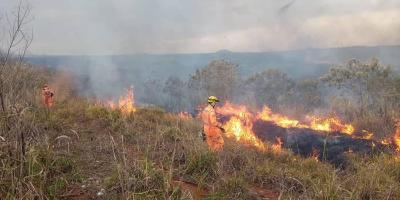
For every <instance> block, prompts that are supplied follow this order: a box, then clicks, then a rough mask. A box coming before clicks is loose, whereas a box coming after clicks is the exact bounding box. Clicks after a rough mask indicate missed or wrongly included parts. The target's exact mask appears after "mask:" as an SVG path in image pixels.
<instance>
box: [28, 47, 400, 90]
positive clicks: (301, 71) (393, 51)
mask: <svg viewBox="0 0 400 200" xmlns="http://www.w3.org/2000/svg"><path fill="white" fill-rule="evenodd" d="M373 57H376V58H378V59H379V60H380V61H381V62H382V63H383V64H390V65H392V66H393V67H394V68H396V69H400V45H397V46H375V47H365V46H354V47H343V48H330V49H304V50H293V51H279V52H231V51H229V50H221V51H218V52H215V53H198V54H163V55H159V54H135V55H112V56H63V55H60V56H34V55H32V56H27V58H26V59H27V61H28V62H30V63H33V64H37V65H45V66H48V67H51V68H59V69H64V70H70V71H72V72H73V73H74V74H76V75H77V76H78V77H79V79H80V81H81V82H84V83H89V84H90V85H92V86H91V88H99V89H101V90H102V91H104V89H107V87H111V86H116V85H117V86H126V85H130V84H134V85H140V84H141V83H143V81H146V80H149V79H150V80H159V81H163V80H165V79H166V78H168V77H170V76H176V77H180V78H183V79H187V78H188V75H189V74H192V73H193V72H194V71H195V70H196V69H199V68H201V67H204V66H206V65H207V64H208V63H210V61H212V60H215V59H226V60H228V61H230V62H233V63H235V64H237V65H238V71H239V73H240V74H241V75H244V76H247V75H251V74H253V73H255V72H260V71H263V70H266V69H270V68H277V69H280V70H281V71H283V72H286V73H288V74H289V75H290V76H291V77H292V78H304V77H311V76H314V77H315V76H318V75H320V74H323V73H325V72H326V71H327V70H328V68H329V67H330V66H332V65H335V64H342V63H344V62H346V61H347V60H349V59H352V58H356V59H360V60H363V61H366V60H369V59H371V58H373ZM94 90H96V89H94Z"/></svg>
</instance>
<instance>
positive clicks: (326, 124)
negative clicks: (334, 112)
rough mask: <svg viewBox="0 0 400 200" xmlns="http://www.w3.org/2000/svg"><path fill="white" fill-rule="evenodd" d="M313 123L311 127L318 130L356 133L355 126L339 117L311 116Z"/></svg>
mask: <svg viewBox="0 0 400 200" xmlns="http://www.w3.org/2000/svg"><path fill="white" fill-rule="evenodd" d="M310 118H311V125H310V128H311V129H313V130H317V131H327V132H341V133H346V134H348V135H352V134H353V133H354V127H353V126H352V125H351V124H344V123H342V121H341V120H340V119H339V118H336V117H331V118H325V119H323V118H318V117H310Z"/></svg>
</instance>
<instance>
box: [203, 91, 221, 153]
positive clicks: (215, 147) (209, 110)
mask: <svg viewBox="0 0 400 200" xmlns="http://www.w3.org/2000/svg"><path fill="white" fill-rule="evenodd" d="M217 102H219V100H218V98H217V97H215V96H210V97H208V105H207V107H206V108H204V110H203V111H202V113H201V118H202V120H203V123H204V125H203V131H204V134H205V138H206V141H207V144H208V146H209V148H210V149H211V150H212V151H220V150H222V148H223V146H224V139H223V138H222V134H221V132H222V130H223V128H222V124H221V123H219V122H218V121H217V116H216V114H215V110H214V107H215V104H216V103H217Z"/></svg>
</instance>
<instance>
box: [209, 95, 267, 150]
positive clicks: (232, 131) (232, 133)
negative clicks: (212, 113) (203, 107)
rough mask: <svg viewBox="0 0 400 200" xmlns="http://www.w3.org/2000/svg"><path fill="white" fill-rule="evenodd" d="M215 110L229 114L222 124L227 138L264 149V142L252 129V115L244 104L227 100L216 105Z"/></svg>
mask: <svg viewBox="0 0 400 200" xmlns="http://www.w3.org/2000/svg"><path fill="white" fill-rule="evenodd" d="M216 112H217V113H219V114H222V115H228V116H231V117H230V119H229V120H228V121H227V122H226V123H225V124H223V126H222V127H223V128H224V129H225V135H226V136H227V137H228V138H234V139H235V140H236V141H238V142H241V143H244V144H250V145H253V146H255V147H257V148H259V149H261V150H265V144H264V143H263V142H262V141H261V140H260V139H258V138H257V137H256V136H255V134H254V132H253V130H252V129H253V115H252V114H251V113H250V112H249V111H248V110H247V108H246V107H245V106H239V105H234V104H232V103H229V102H227V103H226V104H225V105H224V106H222V107H217V108H216Z"/></svg>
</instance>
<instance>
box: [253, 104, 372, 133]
mask: <svg viewBox="0 0 400 200" xmlns="http://www.w3.org/2000/svg"><path fill="white" fill-rule="evenodd" d="M257 118H259V119H261V120H264V121H270V122H273V123H275V124H276V125H278V126H280V127H283V128H309V129H313V130H316V131H327V132H336V131H337V132H342V133H346V134H348V135H352V134H353V133H354V127H353V126H352V125H351V124H345V123H343V122H342V121H341V120H340V119H339V118H337V117H331V118H319V117H314V116H311V117H308V118H309V119H310V120H309V121H310V123H309V124H303V123H301V122H300V121H298V120H294V119H290V118H289V117H286V116H283V115H281V114H277V113H273V112H272V111H271V109H270V108H269V107H268V106H264V107H263V109H262V111H261V112H260V113H258V115H257ZM371 134H372V133H371ZM370 137H372V136H370Z"/></svg>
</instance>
